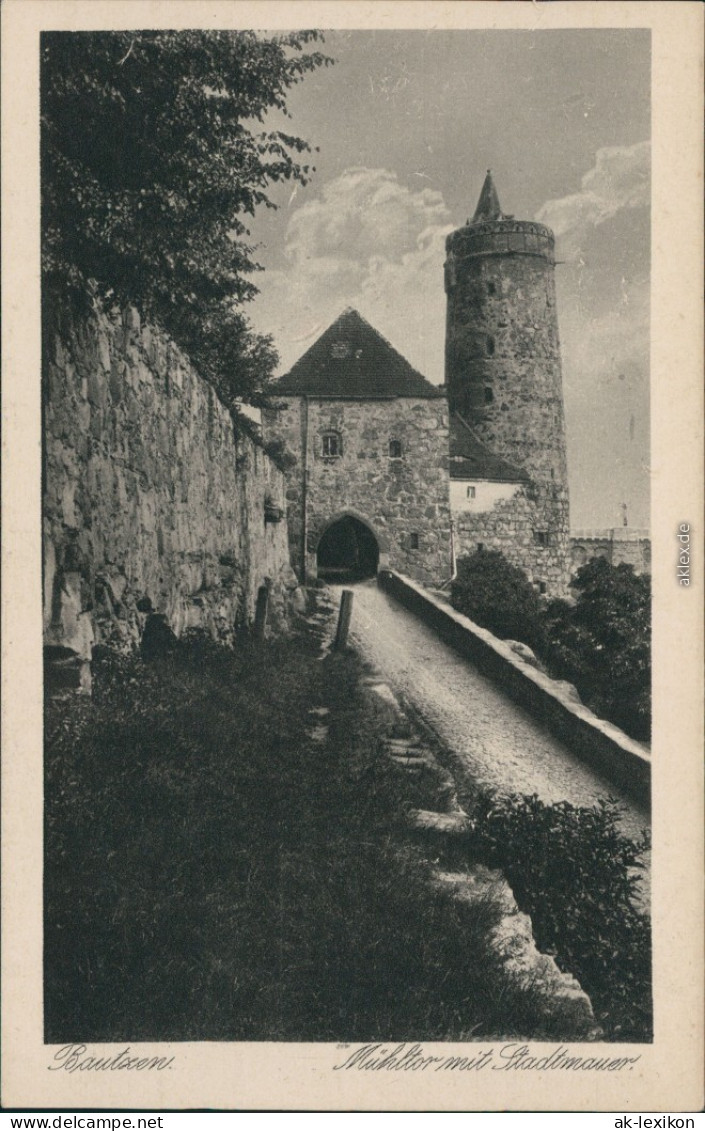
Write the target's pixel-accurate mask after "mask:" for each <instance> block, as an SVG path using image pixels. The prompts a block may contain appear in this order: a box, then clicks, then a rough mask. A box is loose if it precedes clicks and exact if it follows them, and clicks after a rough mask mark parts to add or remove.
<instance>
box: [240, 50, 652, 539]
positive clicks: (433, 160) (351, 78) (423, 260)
mask: <svg viewBox="0 0 705 1131" xmlns="http://www.w3.org/2000/svg"><path fill="white" fill-rule="evenodd" d="M323 50H325V52H326V53H327V54H328V55H330V56H332V57H333V58H334V59H335V64H334V65H333V66H330V67H328V68H325V69H321V70H320V71H317V72H315V73H314V74H313V75H309V76H307V77H306V79H305V80H304V81H303V82H302V83H301V84H300V85H299V86H297V87H295V88H293V90H292V91H291V93H290V96H289V98H288V108H289V112H290V114H291V118H290V119H285V118H281V119H278V118H274V117H272V118H270V119H268V120H267V123H266V125H267V126H273V127H275V128H282V129H283V130H284V131H285V132H288V133H295V134H297V135H298V136H300V137H303V138H305V139H306V140H307V141H309V142H310V143H311V144H312V145H314V146H317V147H318V152H316V153H315V154H314V155H313V157H312V162H313V163H314V164H315V169H316V171H315V173H313V175H312V177H311V180H310V183H309V184H308V185H307V186H305V187H301V186H296V187H292V186H291V185H290V184H289V185H280V186H277V187H276V189H275V190H273V192H272V199H273V200H274V201H275V202H276V204H277V206H278V207H277V210H276V211H273V210H262V211H260V212H259V213H258V215H257V216H256V218H255V220H254V221H253V223H252V224H251V233H252V237H253V239H254V240H255V242H256V243H257V244H258V249H257V258H258V261H259V262H260V263H261V265H262V266H263V268H264V271H263V273H261V274H260V275H258V276H257V279H256V282H257V285H258V287H259V289H260V294H259V296H258V297H257V298H256V299H255V300H254V302H253V303H252V304H251V305H250V307H249V316H250V319H251V321H252V323H253V325H254V327H255V329H257V330H258V331H260V332H263V333H268V334H271V335H272V336H273V338H274V344H275V346H276V347H277V350H278V351H279V354H280V357H281V364H280V367H279V370H278V372H280V373H283V372H286V370H287V369H288V368H289V367H290V366H291V365H292V364H293V362H294V361H295V360H296V359H297V358H298V357H299V356H300V355H301V354H302V353H303V352H304V351H305V350H306V349H307V348H308V347H309V346H310V345H311V344H312V343H313V342H314V341H315V340H316V338H317V337H318V336H319V335H320V334H321V333H322V332H323V330H325V329H326V327H327V326H328V325H330V323H331V322H332V321H333V320H334V319H335V318H336V317H337V316H338V315H339V314H340V313H341V311H342V310H344V309H345V308H346V307H349V306H352V307H355V308H356V309H357V310H359V311H360V313H361V314H362V315H363V316H364V317H365V318H366V319H367V320H368V321H369V322H371V323H372V325H373V326H375V327H376V328H377V329H378V330H379V331H380V332H381V333H382V334H384V336H385V337H387V338H388V339H389V340H390V341H391V343H392V345H394V346H395V348H396V349H398V350H399V352H400V353H402V354H403V355H404V356H405V357H406V358H407V359H408V360H409V361H410V362H411V363H412V365H414V366H415V367H416V368H417V369H419V370H420V371H421V372H422V373H423V374H424V376H426V377H427V378H428V379H429V380H430V381H432V382H434V383H441V382H442V381H443V380H444V373H443V356H444V339H445V303H446V300H445V294H444V290H443V259H444V242H445V237H446V235H447V234H448V232H450V231H452V230H453V229H454V228H457V227H460V226H461V225H462V224H464V223H465V222H466V220H467V219H468V217H471V216H472V214H473V212H474V210H475V206H476V204H477V199H478V197H479V194H480V189H481V187H482V183H483V180H484V177H485V173H486V170H487V169H488V168H491V169H492V173H493V177H494V181H495V184H496V187H497V191H498V194H499V199H500V203H501V206H502V209H503V211H504V212H507V213H510V214H512V215H514V216H516V218H517V219H525V220H531V219H536V220H539V221H541V222H542V223H544V224H548V226H549V227H551V228H552V229H553V230H554V232H555V234H556V239H557V244H556V258H557V260H558V265H557V267H556V286H557V292H558V316H559V330H560V335H561V343H562V356H563V388H564V399H565V410H566V426H567V443H568V466H569V477H570V495H571V526H572V527H573V528H574V529H580V528H585V527H595V528H604V527H610V526H617V525H621V524H622V519H623V510H622V505H623V504H624V503H626V504H627V516H628V522H629V525H630V526H634V527H648V526H649V469H648V463H649V453H648V443H649V267H650V246H649V245H650V211H649V195H650V188H649V186H650V163H649V158H650V145H649V139H650V38H649V32H648V31H647V30H626V29H608V30H587V29H586V30H572V31H539V32H529V31H335V32H328V33H326V34H325V44H324V47H323Z"/></svg>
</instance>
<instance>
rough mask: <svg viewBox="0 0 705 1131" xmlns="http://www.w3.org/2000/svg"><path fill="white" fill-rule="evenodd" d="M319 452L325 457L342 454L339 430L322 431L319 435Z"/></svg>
mask: <svg viewBox="0 0 705 1131" xmlns="http://www.w3.org/2000/svg"><path fill="white" fill-rule="evenodd" d="M321 454H322V455H323V456H324V457H325V458H326V459H336V458H339V457H340V456H342V454H343V438H342V436H341V435H340V432H324V433H323V435H322V436H321Z"/></svg>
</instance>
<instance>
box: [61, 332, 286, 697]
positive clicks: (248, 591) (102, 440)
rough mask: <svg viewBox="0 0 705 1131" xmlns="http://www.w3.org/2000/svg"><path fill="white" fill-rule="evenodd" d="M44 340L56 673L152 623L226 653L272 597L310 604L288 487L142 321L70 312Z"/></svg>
mask: <svg viewBox="0 0 705 1131" xmlns="http://www.w3.org/2000/svg"><path fill="white" fill-rule="evenodd" d="M61 318H62V321H61V324H60V328H59V329H58V330H55V331H54V332H53V333H52V334H51V335H47V339H46V341H45V360H44V373H43V384H44V453H43V455H44V491H43V554H44V630H45V645H46V646H47V648H48V650H49V655H50V656H51V655H53V657H54V658H55V659H57V658H58V659H59V660H61V658H63V659H64V660H67V661H68V660H69V659H70V658H71V657H77V658H78V659H79V660H80V661H82V662H83V668H82V677H81V678H82V679H83V682H84V684H85V682H86V681H87V679H88V678H89V671H88V670H87V668H86V664H87V661H89V660H90V657H91V650H92V646H93V645H94V643H102V644H106V645H108V646H111V647H115V648H118V649H121V650H127V649H130V648H132V647H134V646H136V645H137V644H138V642H139V641H140V638H141V634H142V631H143V629H144V625H145V622H146V619H147V617H148V616H149V615H150V614H152V615H154V614H161V615H162V616H163V618H164V619H165V620H166V623H167V624H168V626H169V627H170V628H171V629H172V630H173V631H174V632H175V633H176V634H177V635H179V634H181V633H183V632H184V631H185V630H187V629H195V628H199V629H204V630H206V631H207V632H208V633H210V634H211V635H212V636H213V637H215V638H219V639H221V640H224V641H229V640H231V638H232V636H233V634H234V633H235V632H236V631H237V629H238V628H239V627H241V626H245V625H247V624H248V623H249V622H250V621H251V620H252V618H253V613H254V608H255V600H256V594H257V590H258V587H260V586H261V585H263V584H268V585H270V587H271V599H270V609H271V621H272V623H273V625H274V626H279V627H284V626H285V624H286V621H287V618H288V616H289V613H290V610H291V607H292V600H293V602H294V603H296V602H297V601H298V602H299V603H300V602H301V599H302V598H301V594H299V593H297V591H296V578H295V575H294V574H293V571H292V570H291V567H290V564H289V553H288V545H287V534H286V521H285V517H284V516H285V498H284V479H283V476H282V474H281V472H280V471H279V470H278V469H277V468H276V467H275V466H274V465H273V463H272V462H271V460H270V459H269V458H268V457H267V456H266V454H265V453H264V451H263V450H262V448H261V447H259V446H258V445H257V444H256V443H255V442H254V441H253V440H252V439H251V438H250V437H249V436H247V435H245V434H241V433H240V432H239V431H236V429H235V428H234V425H233V421H232V419H231V415H230V413H229V412H228V410H227V409H226V408H225V407H224V406H223V404H222V403H221V402H220V401H219V400H218V398H217V397H216V395H215V393H214V391H213V389H212V388H211V387H210V386H209V385H208V384H206V383H205V382H204V381H202V380H201V378H200V377H199V376H198V375H197V374H196V373H195V372H194V370H193V369H192V368H191V367H190V366H189V365H188V364H187V362H186V360H185V359H184V357H183V355H182V354H181V353H180V352H179V351H178V350H177V349H176V347H175V346H174V345H173V343H171V342H170V341H169V339H168V338H166V337H165V336H164V335H163V334H162V333H159V332H156V331H155V330H153V329H151V328H150V327H149V326H142V325H140V320H139V317H138V315H137V313H136V312H135V311H128V312H127V313H125V314H111V315H110V316H108V315H107V314H106V313H104V312H102V311H98V312H96V313H94V314H93V315H91V316H90V317H86V318H77V317H74V316H70V315H68V314H67V313H62V315H61Z"/></svg>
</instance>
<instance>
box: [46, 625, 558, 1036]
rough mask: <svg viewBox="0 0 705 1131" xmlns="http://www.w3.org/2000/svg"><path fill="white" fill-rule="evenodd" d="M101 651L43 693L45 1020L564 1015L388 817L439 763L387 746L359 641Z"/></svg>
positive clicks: (181, 1032)
mask: <svg viewBox="0 0 705 1131" xmlns="http://www.w3.org/2000/svg"><path fill="white" fill-rule="evenodd" d="M95 666H96V669H97V670H96V678H95V694H94V699H93V701H92V702H85V701H77V700H75V699H74V700H72V701H64V702H59V703H50V704H49V705H48V717H47V741H46V761H47V780H46V794H47V806H46V871H45V903H46V933H45V969H46V1006H45V1009H46V1012H45V1027H46V1039H47V1041H49V1042H52V1043H54V1042H61V1043H65V1042H67V1041H77V1040H82V1041H108V1040H111V1041H117V1040H130V1041H136V1040H157V1039H161V1040H167V1039H169V1040H199V1039H200V1040H330V1041H332V1040H350V1041H358V1040H360V1041H361V1040H368V1039H373V1038H384V1039H387V1040H389V1039H392V1038H395V1039H410V1038H415V1039H427V1040H428V1039H433V1038H436V1039H457V1040H460V1039H469V1038H470V1037H473V1038H474V1039H479V1038H481V1037H482V1036H484V1035H492V1034H501V1035H515V1034H518V1035H522V1036H527V1037H528V1036H534V1037H541V1036H547V1037H550V1036H561V1035H564V1034H561V1033H552V1032H551V1030H550V1029H547V1028H546V1027H545V1023H544V1021H543V1019H542V1012H541V1009H540V1007H539V1005H538V1002H537V999H536V997H535V995H534V994H533V993H532V992H531V991H518V990H517V989H516V988H515V987H514V986H512V985H511V984H509V983H508V982H507V979H506V977H505V975H504V974H503V972H502V970H501V968H500V966H499V963H498V960H497V958H496V956H495V955H493V954H492V953H490V952H489V951H488V947H487V943H486V939H487V935H488V932H489V929H490V927H491V925H492V924H493V923H494V922H495V921H496V916H497V912H496V909H495V908H494V907H493V906H491V905H489V904H488V905H486V906H481V907H475V908H468V907H462V906H459V905H457V904H456V903H453V902H452V900H450V899H449V898H448V897H447V896H446V895H445V894H441V893H439V892H438V891H437V890H436V889H435V888H434V887H433V886H432V885H431V883H430V869H429V865H428V863H427V862H426V861H425V860H424V858H423V856H422V855H421V854H420V852H419V850H417V849H416V848H414V847H412V846H410V845H409V844H408V843H407V842H406V841H405V840H404V838H403V834H401V832H398V831H397V830H398V828H399V826H398V824H396V823H395V820H394V818H395V815H397V814H398V812H399V809H400V807H402V806H403V805H404V804H405V803H406V804H414V805H419V804H420V805H423V804H427V805H429V806H430V807H433V805H434V785H433V782H430V783H428V784H427V785H426V784H424V783H423V782H422V783H419V782H418V780H416V779H413V780H411V781H410V779H409V778H408V776H407V777H405V776H404V772H403V771H400V770H398V769H397V768H395V767H394V766H393V765H392V764H391V763H390V762H389V760H388V759H386V758H383V757H382V756H381V744H382V742H383V739H384V736H385V734H386V733H387V732H388V730H389V725H390V723H389V717H388V715H386V714H385V710H384V707H383V704H382V703H381V701H380V702H379V703H377V704H375V701H374V697H373V696H371V695H370V693H369V691H366V690H365V689H364V688H363V687H362V686H361V682H360V677H361V674H362V668H361V665H360V662H359V660H358V659H357V658H356V657H355V656H354V655H351V654H345V655H329V656H325V657H322V656H321V654H320V642H319V641H317V640H316V639H315V637H314V636H313V635H312V634H311V633H310V632H309V633H308V634H302V635H300V636H299V637H298V638H295V639H292V640H289V641H284V642H282V641H279V642H274V643H270V644H267V645H266V646H265V647H264V648H263V649H261V650H259V651H256V650H254V649H252V648H251V647H249V646H248V645H242V646H241V648H240V650H239V651H238V652H235V653H228V652H224V651H217V650H215V649H212V648H204V647H203V646H192V647H190V648H182V649H180V650H179V652H178V653H177V654H175V655H174V656H171V657H169V658H167V659H165V660H163V661H160V662H159V663H153V664H151V665H146V664H144V663H143V662H142V661H140V660H138V659H135V660H131V661H121V662H120V665H119V667H117V668H116V665H115V661H114V660H111V661H110V662H108V661H107V660H103V661H102V662H97V663H96V665H95ZM311 707H322V708H328V709H329V711H330V715H328V716H326V717H325V718H321V717H315V716H312V715H311V714H310V713H309V712H310V709H311ZM321 722H325V723H326V724H329V725H330V730H329V734H328V737H327V739H325V740H324V741H316V740H315V738H313V737H312V736H311V733H310V732H311V728H312V727H313V726H315V725H318V724H320V723H321Z"/></svg>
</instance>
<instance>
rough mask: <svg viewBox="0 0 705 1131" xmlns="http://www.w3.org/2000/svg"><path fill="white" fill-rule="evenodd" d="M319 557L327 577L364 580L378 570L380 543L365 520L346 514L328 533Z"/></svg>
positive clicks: (320, 568)
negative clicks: (378, 543)
mask: <svg viewBox="0 0 705 1131" xmlns="http://www.w3.org/2000/svg"><path fill="white" fill-rule="evenodd" d="M316 560H317V565H318V576H319V577H320V578H322V579H323V580H324V581H326V580H327V581H361V580H362V579H363V578H365V577H374V576H375V574H376V573H377V566H378V565H379V546H378V545H377V539H376V538H375V536H374V534H373V533H372V531H371V530H370V529H369V527H367V526H365V524H364V522H360V521H359V520H358V519H356V518H353V517H352V515H345V516H344V517H343V518H340V519H338V521H337V522H334V523H333V524H332V525H331V526H329V527H328V529H327V530H326V532H325V533H324V535H323V537H322V538H321V540H320V542H319V543H318V551H317V554H316Z"/></svg>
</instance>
